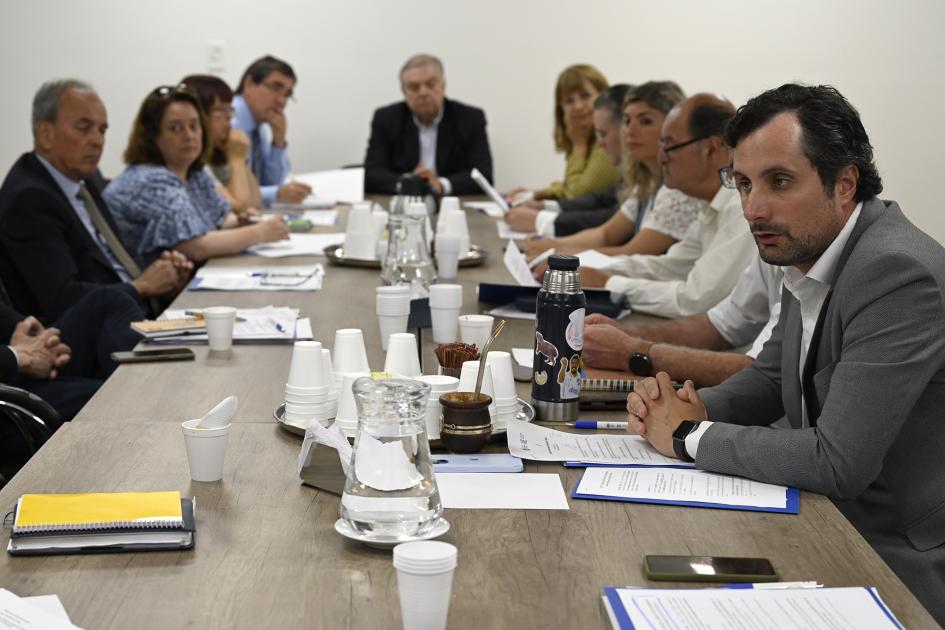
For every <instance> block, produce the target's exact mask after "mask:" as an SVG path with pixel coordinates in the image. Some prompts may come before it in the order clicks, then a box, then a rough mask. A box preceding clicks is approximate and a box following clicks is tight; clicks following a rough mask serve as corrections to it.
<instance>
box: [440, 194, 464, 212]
mask: <svg viewBox="0 0 945 630" xmlns="http://www.w3.org/2000/svg"><path fill="white" fill-rule="evenodd" d="M450 210H461V208H460V207H459V197H443V198H442V199H440V212H448V211H450Z"/></svg>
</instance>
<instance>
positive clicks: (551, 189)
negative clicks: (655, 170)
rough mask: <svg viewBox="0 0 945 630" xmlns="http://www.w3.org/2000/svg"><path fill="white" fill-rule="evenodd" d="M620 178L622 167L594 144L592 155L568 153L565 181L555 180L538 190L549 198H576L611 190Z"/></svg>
mask: <svg viewBox="0 0 945 630" xmlns="http://www.w3.org/2000/svg"><path fill="white" fill-rule="evenodd" d="M619 179H620V169H619V167H617V166H614V164H613V163H611V161H610V156H609V155H607V151H605V150H604V149H603V148H601V147H599V146H597V145H596V144H595V145H594V148H592V149H591V152H590V155H588V156H587V157H585V156H583V155H576V154H575V153H574V152H573V151H572V152H571V153H570V154H568V163H567V166H566V167H565V171H564V181H563V182H560V181H558V182H553V183H552V184H551V185H550V186H548V188H545V189H544V190H541V191H538V195H540V196H542V197H544V198H547V199H574V198H575V197H580V196H581V195H586V194H588V193H593V192H604V191H606V190H609V189H610V188H612V187H613V186H614V184H616V183H617V181H618V180H619Z"/></svg>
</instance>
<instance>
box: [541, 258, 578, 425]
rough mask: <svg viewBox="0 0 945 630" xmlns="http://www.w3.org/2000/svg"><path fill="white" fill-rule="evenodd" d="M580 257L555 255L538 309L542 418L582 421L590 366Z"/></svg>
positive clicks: (550, 260)
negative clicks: (586, 371)
mask: <svg viewBox="0 0 945 630" xmlns="http://www.w3.org/2000/svg"><path fill="white" fill-rule="evenodd" d="M579 262H580V261H579V260H578V258H577V256H561V255H552V256H551V257H549V258H548V270H547V271H546V272H545V278H544V282H543V283H542V286H541V289H540V290H539V291H538V302H537V304H536V309H535V357H534V361H533V368H532V405H533V406H534V407H535V412H536V414H537V415H538V419H539V420H548V421H566V420H576V419H577V417H578V397H579V396H580V394H581V378H583V376H584V365H583V363H582V361H581V350H582V349H583V348H584V307H585V305H586V304H587V300H586V298H585V297H584V292H583V291H582V290H581V272H580V271H579V270H578V266H579Z"/></svg>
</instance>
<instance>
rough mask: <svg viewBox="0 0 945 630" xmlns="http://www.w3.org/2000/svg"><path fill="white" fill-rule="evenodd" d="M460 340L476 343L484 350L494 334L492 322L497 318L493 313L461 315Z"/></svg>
mask: <svg viewBox="0 0 945 630" xmlns="http://www.w3.org/2000/svg"><path fill="white" fill-rule="evenodd" d="M457 323H458V324H459V340H460V341H462V342H463V343H472V344H475V345H476V347H477V348H479V350H482V349H483V348H484V347H485V345H486V342H487V341H488V340H489V337H491V336H492V324H493V323H495V318H494V317H493V316H492V315H479V314H472V315H460V316H459V318H458V322H457Z"/></svg>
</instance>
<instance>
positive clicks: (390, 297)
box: [376, 285, 410, 352]
mask: <svg viewBox="0 0 945 630" xmlns="http://www.w3.org/2000/svg"><path fill="white" fill-rule="evenodd" d="M376 303H377V308H376V313H377V324H378V328H379V330H380V333H381V348H382V349H383V350H384V351H385V352H386V351H387V342H388V338H389V337H390V336H391V335H393V334H395V333H403V332H406V331H407V320H408V319H409V316H410V287H409V286H407V285H396V286H389V287H377V299H376Z"/></svg>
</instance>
